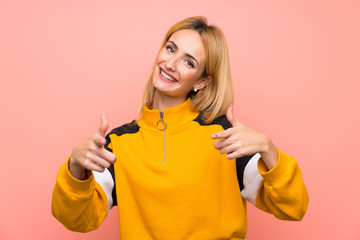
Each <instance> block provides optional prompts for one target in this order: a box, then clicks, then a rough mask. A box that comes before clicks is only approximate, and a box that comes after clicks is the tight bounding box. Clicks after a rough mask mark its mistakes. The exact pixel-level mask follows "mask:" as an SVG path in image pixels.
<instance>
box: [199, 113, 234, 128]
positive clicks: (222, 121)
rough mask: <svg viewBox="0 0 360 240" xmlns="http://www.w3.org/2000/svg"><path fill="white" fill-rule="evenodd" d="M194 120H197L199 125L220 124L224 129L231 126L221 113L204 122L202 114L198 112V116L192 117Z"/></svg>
mask: <svg viewBox="0 0 360 240" xmlns="http://www.w3.org/2000/svg"><path fill="white" fill-rule="evenodd" d="M194 121H195V122H198V123H199V124H200V125H201V126H210V125H220V126H222V127H223V128H224V130H226V129H228V128H231V127H232V125H231V123H230V122H229V120H228V119H227V117H226V115H222V116H220V117H217V118H215V119H214V120H213V121H212V122H210V123H206V122H205V120H204V118H203V116H202V115H201V114H200V115H199V116H197V118H195V119H194Z"/></svg>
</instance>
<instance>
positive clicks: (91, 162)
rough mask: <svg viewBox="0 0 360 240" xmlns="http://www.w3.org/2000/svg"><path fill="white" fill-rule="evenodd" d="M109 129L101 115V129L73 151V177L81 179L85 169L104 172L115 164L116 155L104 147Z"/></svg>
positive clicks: (71, 158) (70, 165) (70, 164)
mask: <svg viewBox="0 0 360 240" xmlns="http://www.w3.org/2000/svg"><path fill="white" fill-rule="evenodd" d="M108 128H109V123H108V121H107V119H106V117H105V115H104V114H101V117H100V127H99V129H98V130H97V131H96V132H95V133H94V134H93V135H91V136H90V137H89V138H88V139H86V140H85V141H83V142H81V143H80V144H78V145H77V146H76V147H75V148H74V149H73V151H72V153H71V157H70V162H69V170H70V173H71V175H72V176H73V177H75V178H77V179H81V178H82V176H83V174H84V170H85V169H87V170H93V171H97V172H104V171H105V168H108V167H110V165H111V164H112V163H115V161H116V155H115V154H113V153H112V152H110V151H108V150H106V149H105V147H104V146H105V144H106V139H105V136H106V131H107V130H108Z"/></svg>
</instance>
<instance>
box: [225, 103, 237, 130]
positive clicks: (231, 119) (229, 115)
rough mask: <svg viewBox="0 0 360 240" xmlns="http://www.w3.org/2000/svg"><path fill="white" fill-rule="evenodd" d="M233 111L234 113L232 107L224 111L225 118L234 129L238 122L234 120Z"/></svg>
mask: <svg viewBox="0 0 360 240" xmlns="http://www.w3.org/2000/svg"><path fill="white" fill-rule="evenodd" d="M233 111H234V106H230V107H229V108H228V110H227V111H226V117H227V119H228V120H229V122H230V123H231V125H233V126H234V127H235V126H238V125H239V124H240V122H239V121H238V120H236V119H235V118H234V115H233Z"/></svg>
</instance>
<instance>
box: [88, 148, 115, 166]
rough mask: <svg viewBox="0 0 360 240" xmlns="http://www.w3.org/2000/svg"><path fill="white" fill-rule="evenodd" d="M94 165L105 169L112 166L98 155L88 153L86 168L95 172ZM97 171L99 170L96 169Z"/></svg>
mask: <svg viewBox="0 0 360 240" xmlns="http://www.w3.org/2000/svg"><path fill="white" fill-rule="evenodd" d="M94 164H95V165H97V166H100V167H103V168H108V167H110V165H111V162H109V161H107V160H106V159H104V158H102V157H100V156H98V155H97V154H96V153H91V152H90V153H88V154H87V156H86V161H85V167H86V169H91V170H94ZM96 169H99V168H98V167H96Z"/></svg>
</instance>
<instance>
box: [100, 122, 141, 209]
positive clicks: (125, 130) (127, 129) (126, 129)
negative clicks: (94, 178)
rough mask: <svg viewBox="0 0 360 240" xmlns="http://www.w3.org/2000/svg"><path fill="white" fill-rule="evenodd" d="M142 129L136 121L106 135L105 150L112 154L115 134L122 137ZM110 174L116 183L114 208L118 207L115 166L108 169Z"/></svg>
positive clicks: (113, 194)
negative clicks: (110, 145) (113, 135)
mask: <svg viewBox="0 0 360 240" xmlns="http://www.w3.org/2000/svg"><path fill="white" fill-rule="evenodd" d="M139 129H140V127H139V126H138V125H137V124H136V122H135V120H134V121H132V122H131V123H127V124H124V125H122V126H120V127H118V128H114V129H113V130H112V131H111V132H110V133H109V134H108V135H106V137H105V138H106V144H105V149H106V150H108V151H110V152H112V149H111V148H109V144H110V135H111V134H115V135H116V136H121V135H123V134H127V133H137V132H138V131H139ZM108 170H109V172H110V173H111V176H112V179H113V181H114V188H113V191H112V198H113V206H117V197H116V185H115V184H116V181H115V171H114V164H111V166H110V167H109V168H108Z"/></svg>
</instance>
